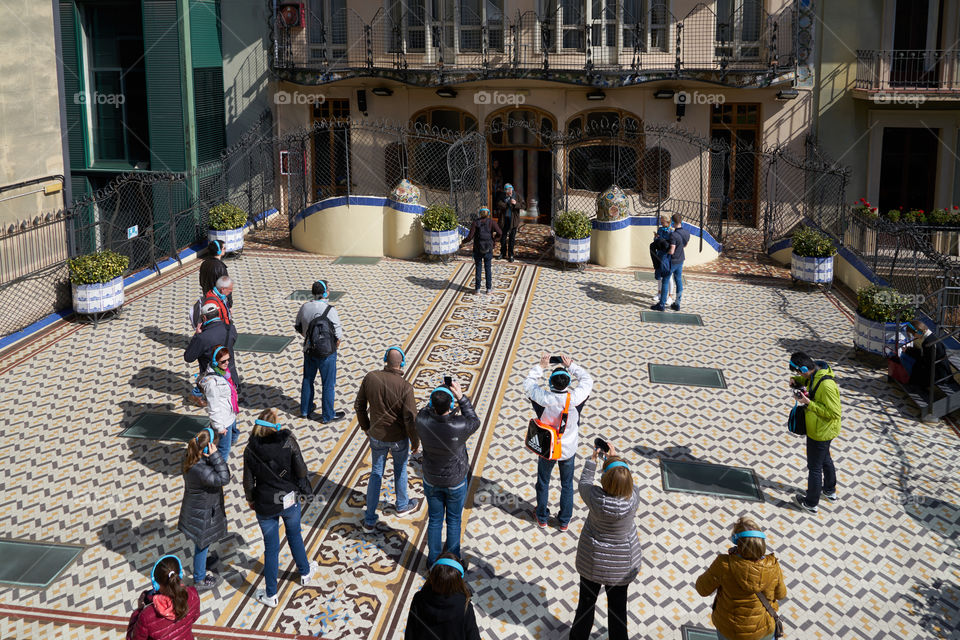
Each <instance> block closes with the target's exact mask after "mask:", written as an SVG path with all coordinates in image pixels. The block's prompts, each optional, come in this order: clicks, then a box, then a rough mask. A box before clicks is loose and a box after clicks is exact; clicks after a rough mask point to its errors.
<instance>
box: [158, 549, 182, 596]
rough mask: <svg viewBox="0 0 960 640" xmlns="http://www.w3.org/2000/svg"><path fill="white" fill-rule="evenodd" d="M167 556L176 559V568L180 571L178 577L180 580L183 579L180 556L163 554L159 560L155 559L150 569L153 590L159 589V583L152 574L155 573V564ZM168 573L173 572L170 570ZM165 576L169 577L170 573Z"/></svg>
mask: <svg viewBox="0 0 960 640" xmlns="http://www.w3.org/2000/svg"><path fill="white" fill-rule="evenodd" d="M167 558H173V559H174V560H176V561H177V568H178V569H179V571H180V575H179V576H178V577H179V578H180V579H181V580H183V565H182V564H180V558H178V557H177V556H163V557H161V558H160V559H159V560H157V561H156V562H155V563H154V565H153V569H151V570H150V582H152V583H153V590H154V591H159V590H160V585H159V584H158V583H157V578H156V577H155V575H154V574H156V573H157V565H159V564H160V563H161V562H163V561H164V560H166V559H167ZM170 573H173V571H171V572H170ZM167 577H168V578H169V577H170V574H167Z"/></svg>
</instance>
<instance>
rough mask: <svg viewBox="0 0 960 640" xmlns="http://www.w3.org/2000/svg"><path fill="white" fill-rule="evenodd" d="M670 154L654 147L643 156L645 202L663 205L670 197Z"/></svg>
mask: <svg viewBox="0 0 960 640" xmlns="http://www.w3.org/2000/svg"><path fill="white" fill-rule="evenodd" d="M671 167H672V164H671V159H670V152H669V151H667V150H666V149H663V148H662V147H654V148H652V149H650V150H648V151H647V152H646V153H645V154H643V200H644V201H645V202H649V203H654V204H656V203H662V202H663V201H664V200H666V199H667V198H669V197H670V169H671Z"/></svg>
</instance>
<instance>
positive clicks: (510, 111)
mask: <svg viewBox="0 0 960 640" xmlns="http://www.w3.org/2000/svg"><path fill="white" fill-rule="evenodd" d="M487 122H488V123H489V128H490V134H489V136H488V138H489V143H490V145H491V146H494V147H531V148H537V149H539V148H545V147H546V146H547V144H548V143H549V140H550V137H551V136H552V135H553V131H554V129H555V128H556V125H555V124H554V120H553V116H551V115H550V114H548V113H547V112H545V111H540V110H539V109H535V108H533V107H528V108H525V109H515V108H513V107H507V108H506V109H501V110H499V111H495V112H494V113H492V114H490V116H489V117H488V119H487ZM521 122H523V123H526V126H524V125H522V124H521V125H519V126H510V125H511V124H513V125H516V124H518V123H521Z"/></svg>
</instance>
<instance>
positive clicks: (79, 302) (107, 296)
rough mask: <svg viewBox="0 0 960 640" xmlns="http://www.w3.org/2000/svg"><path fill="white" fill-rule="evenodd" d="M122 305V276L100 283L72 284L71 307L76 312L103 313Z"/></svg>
mask: <svg viewBox="0 0 960 640" xmlns="http://www.w3.org/2000/svg"><path fill="white" fill-rule="evenodd" d="M122 306H123V276H120V277H118V278H114V279H113V280H111V281H110V282H103V283H100V284H75V285H73V309H74V311H76V312H77V313H103V312H104V311H111V310H113V309H119V308H120V307H122Z"/></svg>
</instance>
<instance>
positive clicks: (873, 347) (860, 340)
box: [853, 314, 909, 356]
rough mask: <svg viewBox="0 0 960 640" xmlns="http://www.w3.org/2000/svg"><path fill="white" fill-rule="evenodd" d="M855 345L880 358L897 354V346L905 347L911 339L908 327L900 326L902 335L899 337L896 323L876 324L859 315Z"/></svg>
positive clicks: (855, 326) (855, 331) (855, 330)
mask: <svg viewBox="0 0 960 640" xmlns="http://www.w3.org/2000/svg"><path fill="white" fill-rule="evenodd" d="M853 330H854V334H853V344H854V345H856V346H857V347H858V348H860V349H863V350H864V351H867V352H869V353H875V354H877V355H880V356H889V355H891V354H893V353H897V346H898V345H903V344H904V343H905V342H906V341H907V340H908V339H909V338H908V336H907V331H906V327H905V325H904V324H903V323H901V324H900V335H899V336H898V335H897V323H896V322H874V321H873V320H867V319H866V318H864V317H863V316H861V315H860V314H857V322H856V324H855V325H854V329H853Z"/></svg>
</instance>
